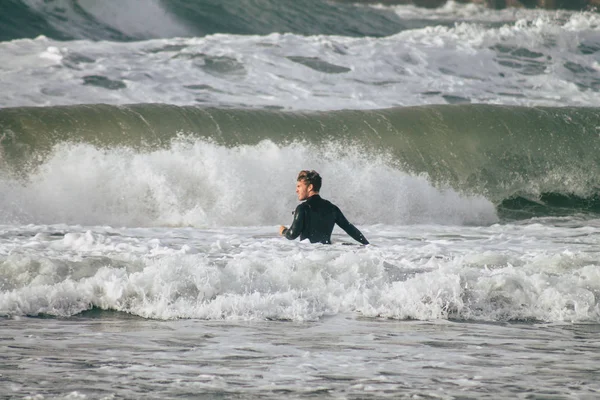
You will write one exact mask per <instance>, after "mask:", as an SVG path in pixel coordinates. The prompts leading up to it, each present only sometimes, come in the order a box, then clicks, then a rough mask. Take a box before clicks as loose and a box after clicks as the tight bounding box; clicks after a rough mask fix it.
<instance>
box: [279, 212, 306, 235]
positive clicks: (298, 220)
mask: <svg viewBox="0 0 600 400" xmlns="http://www.w3.org/2000/svg"><path fill="white" fill-rule="evenodd" d="M304 214H305V213H304V210H303V208H302V204H299V205H298V207H296V211H294V220H293V221H292V226H290V228H289V229H288V228H286V227H285V226H283V227H281V228H280V229H279V233H281V234H282V235H283V236H285V237H286V238H288V239H290V240H294V239H296V238H297V237H298V236H300V234H301V233H302V228H303V227H304Z"/></svg>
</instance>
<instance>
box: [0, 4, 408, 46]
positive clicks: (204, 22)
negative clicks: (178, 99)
mask: <svg viewBox="0 0 600 400" xmlns="http://www.w3.org/2000/svg"><path fill="white" fill-rule="evenodd" d="M403 29H404V26H403V23H402V21H401V20H400V18H399V17H398V16H397V15H396V14H395V13H394V12H392V11H391V10H382V9H375V8H372V7H363V6H357V5H354V4H344V3H335V2H328V1H321V0H294V1H288V2H281V1H279V0H236V1H232V2H223V1H221V0H203V1H195V0H170V1H160V0H104V1H89V0H55V1H52V2H45V1H35V0H4V1H2V2H1V3H0V41H7V40H13V39H20V38H34V37H37V36H39V35H44V36H47V37H49V38H53V39H58V40H77V39H90V40H112V41H131V40H144V39H150V38H170V37H191V36H194V37H197V36H205V35H209V34H214V33H230V34H244V35H264V34H268V33H272V32H282V33H283V32H289V33H296V34H302V35H343V36H386V35H391V34H394V33H397V32H399V31H401V30H403Z"/></svg>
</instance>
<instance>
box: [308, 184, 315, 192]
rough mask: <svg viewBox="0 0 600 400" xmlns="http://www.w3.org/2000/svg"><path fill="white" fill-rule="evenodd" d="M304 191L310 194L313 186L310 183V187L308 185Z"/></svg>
mask: <svg viewBox="0 0 600 400" xmlns="http://www.w3.org/2000/svg"><path fill="white" fill-rule="evenodd" d="M306 190H308V191H309V192H312V191H313V190H314V186H313V184H312V183H311V184H310V185H308V186H307V187H306Z"/></svg>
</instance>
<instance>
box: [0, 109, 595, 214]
mask: <svg viewBox="0 0 600 400" xmlns="http://www.w3.org/2000/svg"><path fill="white" fill-rule="evenodd" d="M181 135H185V136H186V137H187V138H188V140H189V139H190V138H191V140H206V141H210V142H213V143H215V144H220V145H224V146H227V147H235V146H240V145H256V144H258V143H260V142H261V141H264V140H268V141H271V142H273V143H275V144H279V145H283V144H290V143H294V142H301V143H303V144H308V145H310V146H314V147H315V148H317V149H318V148H323V147H325V145H328V144H332V143H334V144H339V145H341V146H337V147H336V148H337V149H346V150H337V151H339V152H344V151H350V150H352V151H357V150H359V151H360V152H363V154H365V155H366V156H367V157H368V156H373V157H379V158H381V156H382V155H383V156H384V157H385V158H386V160H388V161H387V162H388V163H389V164H390V166H393V167H394V168H396V169H398V170H402V171H404V172H407V173H409V174H414V175H425V176H426V177H427V179H428V180H429V181H430V182H431V183H433V184H434V185H449V186H450V187H452V188H454V189H455V190H457V191H459V192H461V193H465V194H479V195H483V196H485V197H487V198H488V199H489V200H491V201H492V202H493V203H494V204H496V205H497V206H498V207H499V210H500V211H501V212H503V213H505V214H506V215H509V216H512V217H519V216H531V215H554V214H560V213H563V212H566V213H572V212H579V211H591V212H598V211H599V209H600V207H599V206H598V201H597V198H598V188H599V187H600V182H599V180H600V167H599V160H600V156H599V154H600V152H599V151H600V110H599V109H596V108H543V107H539V108H526V107H512V106H494V105H433V106H419V107H406V108H393V109H383V110H361V111H354V110H343V111H328V112H284V111H276V110H253V109H214V108H198V107H177V106H171V105H162V104H137V105H129V106H109V105H77V106H60V107H44V108H6V109H0V137H3V140H2V142H1V146H2V160H3V165H4V166H3V169H4V170H5V171H12V173H18V174H20V175H22V176H23V175H26V172H25V171H28V170H31V168H36V167H37V166H39V165H40V164H43V162H44V157H45V155H47V154H49V152H51V150H52V148H53V147H54V146H55V145H57V144H60V143H65V142H71V143H87V144H92V145H94V146H96V147H99V148H113V147H128V148H133V149H136V151H140V152H144V151H149V150H152V149H156V148H168V147H169V146H170V145H171V143H172V140H173V139H174V138H176V137H178V136H181ZM329 156H331V157H335V156H336V155H335V154H330V155H329Z"/></svg>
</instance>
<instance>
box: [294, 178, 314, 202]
mask: <svg viewBox="0 0 600 400" xmlns="http://www.w3.org/2000/svg"><path fill="white" fill-rule="evenodd" d="M309 187H310V188H312V185H309V184H307V182H306V181H304V180H300V181H296V194H297V195H298V200H300V201H302V200H306V199H308V192H310V189H309Z"/></svg>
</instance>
